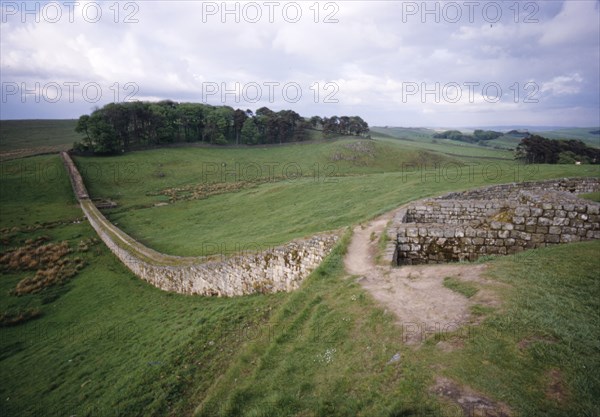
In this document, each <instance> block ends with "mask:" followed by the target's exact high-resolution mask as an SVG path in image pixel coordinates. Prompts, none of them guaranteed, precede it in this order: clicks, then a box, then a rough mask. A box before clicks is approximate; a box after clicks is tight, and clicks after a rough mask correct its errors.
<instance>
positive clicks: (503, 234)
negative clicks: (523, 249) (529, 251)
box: [498, 230, 510, 239]
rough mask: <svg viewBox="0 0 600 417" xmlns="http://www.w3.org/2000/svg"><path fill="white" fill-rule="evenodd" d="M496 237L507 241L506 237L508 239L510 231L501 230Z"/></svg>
mask: <svg viewBox="0 0 600 417" xmlns="http://www.w3.org/2000/svg"><path fill="white" fill-rule="evenodd" d="M498 237H499V238H501V239H507V238H508V237H510V231H508V230H501V231H499V232H498Z"/></svg>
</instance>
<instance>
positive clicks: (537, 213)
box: [388, 178, 600, 265]
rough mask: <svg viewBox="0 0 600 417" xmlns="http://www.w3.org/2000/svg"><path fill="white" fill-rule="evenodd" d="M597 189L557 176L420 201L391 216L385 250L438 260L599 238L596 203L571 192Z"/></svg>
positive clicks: (395, 258)
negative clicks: (387, 244)
mask: <svg viewBox="0 0 600 417" xmlns="http://www.w3.org/2000/svg"><path fill="white" fill-rule="evenodd" d="M598 190H600V181H599V180H598V179H595V178H582V179H561V180H551V181H541V182H528V183H514V184H503V185H497V186H491V187H486V188H480V189H476V190H472V191H466V192H460V193H450V194H446V195H444V196H441V197H438V198H434V199H426V200H421V201H419V202H416V203H412V204H410V205H408V206H407V207H405V208H404V209H403V210H400V211H399V212H398V214H397V215H396V217H395V219H394V221H393V224H392V226H391V227H390V228H389V229H388V236H389V237H390V240H391V245H392V249H391V250H389V249H388V254H389V255H391V256H392V259H391V261H392V263H393V264H396V265H411V264H420V263H440V262H449V261H463V260H475V259H477V258H478V257H479V256H482V255H506V254H512V253H516V252H520V251H522V250H525V249H530V248H539V247H544V246H547V245H551V244H557V243H568V242H577V241H580V240H591V239H600V216H599V212H600V204H598V203H595V202H592V201H588V200H583V199H580V198H578V197H577V195H576V194H579V193H588V192H592V191H598Z"/></svg>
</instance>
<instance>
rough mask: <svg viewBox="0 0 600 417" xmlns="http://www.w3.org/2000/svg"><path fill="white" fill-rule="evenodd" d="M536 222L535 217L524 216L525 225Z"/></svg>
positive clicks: (533, 224)
mask: <svg viewBox="0 0 600 417" xmlns="http://www.w3.org/2000/svg"><path fill="white" fill-rule="evenodd" d="M536 224H537V217H526V218H525V225H526V226H535V225H536Z"/></svg>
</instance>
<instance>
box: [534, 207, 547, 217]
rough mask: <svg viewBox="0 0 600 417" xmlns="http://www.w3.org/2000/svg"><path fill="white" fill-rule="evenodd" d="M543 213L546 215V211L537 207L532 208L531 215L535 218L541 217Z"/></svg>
mask: <svg viewBox="0 0 600 417" xmlns="http://www.w3.org/2000/svg"><path fill="white" fill-rule="evenodd" d="M543 213H544V210H542V209H541V208H537V207H532V208H531V215H532V216H534V217H540V216H541V215H542V214H543Z"/></svg>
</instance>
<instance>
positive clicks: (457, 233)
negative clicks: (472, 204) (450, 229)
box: [454, 229, 465, 237]
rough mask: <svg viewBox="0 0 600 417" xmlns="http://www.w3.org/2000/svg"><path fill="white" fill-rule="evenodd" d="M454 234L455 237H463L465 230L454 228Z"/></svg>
mask: <svg viewBox="0 0 600 417" xmlns="http://www.w3.org/2000/svg"><path fill="white" fill-rule="evenodd" d="M454 236H455V237H464V236H465V231H464V230H463V229H456V230H455V231H454Z"/></svg>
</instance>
